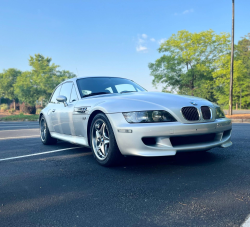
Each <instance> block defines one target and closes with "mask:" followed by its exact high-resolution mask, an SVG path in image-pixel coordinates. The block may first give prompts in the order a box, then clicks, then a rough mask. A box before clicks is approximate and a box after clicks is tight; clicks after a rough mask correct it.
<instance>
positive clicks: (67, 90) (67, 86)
mask: <svg viewBox="0 0 250 227" xmlns="http://www.w3.org/2000/svg"><path fill="white" fill-rule="evenodd" d="M72 85H73V83H72V82H67V83H64V84H63V85H62V88H61V91H60V95H64V96H65V97H66V98H67V101H69V100H70V94H71V90H72Z"/></svg>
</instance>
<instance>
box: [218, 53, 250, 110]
mask: <svg viewBox="0 0 250 227" xmlns="http://www.w3.org/2000/svg"><path fill="white" fill-rule="evenodd" d="M230 62H231V56H230V55H229V54H228V55H225V56H221V57H220V59H218V60H216V61H215V62H214V65H215V67H216V70H215V71H214V72H213V77H214V82H215V83H214V93H215V97H216V99H217V102H218V104H220V105H222V106H223V107H224V108H227V107H228V96H229V82H230ZM246 74H247V69H246V67H245V64H244V63H243V61H242V60H240V59H235V61H234V89H233V103H234V104H235V105H237V104H240V105H241V104H242V106H243V107H247V105H248V103H249V100H248V97H249V96H248V93H249V90H248V87H249V83H250V80H249V78H247V77H246Z"/></svg>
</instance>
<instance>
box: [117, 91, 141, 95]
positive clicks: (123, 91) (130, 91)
mask: <svg viewBox="0 0 250 227" xmlns="http://www.w3.org/2000/svg"><path fill="white" fill-rule="evenodd" d="M130 92H137V91H122V92H120V93H121V94H122V93H130Z"/></svg>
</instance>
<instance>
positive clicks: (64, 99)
mask: <svg viewBox="0 0 250 227" xmlns="http://www.w3.org/2000/svg"><path fill="white" fill-rule="evenodd" d="M56 100H57V101H58V102H63V104H64V106H67V105H68V104H67V97H65V96H64V95H59V96H58V97H57V98H56Z"/></svg>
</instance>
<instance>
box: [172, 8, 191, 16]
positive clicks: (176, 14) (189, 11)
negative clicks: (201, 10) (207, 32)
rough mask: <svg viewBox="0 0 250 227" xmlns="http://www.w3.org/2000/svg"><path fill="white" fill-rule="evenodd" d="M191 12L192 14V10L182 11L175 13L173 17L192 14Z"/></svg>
mask: <svg viewBox="0 0 250 227" xmlns="http://www.w3.org/2000/svg"><path fill="white" fill-rule="evenodd" d="M193 12H194V9H187V10H184V11H183V12H182V13H175V14H174V15H175V16H178V15H184V14H188V13H193Z"/></svg>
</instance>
